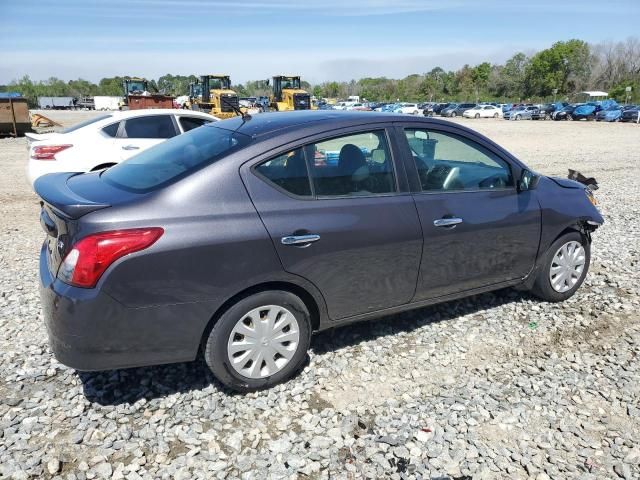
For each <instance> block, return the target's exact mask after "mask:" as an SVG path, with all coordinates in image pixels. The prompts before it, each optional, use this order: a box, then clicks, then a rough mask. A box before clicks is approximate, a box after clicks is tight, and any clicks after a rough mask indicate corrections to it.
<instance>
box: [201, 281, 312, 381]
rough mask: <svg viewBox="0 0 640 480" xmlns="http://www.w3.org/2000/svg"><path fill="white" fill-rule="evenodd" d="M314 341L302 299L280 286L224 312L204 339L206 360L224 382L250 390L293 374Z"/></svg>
mask: <svg viewBox="0 0 640 480" xmlns="http://www.w3.org/2000/svg"><path fill="white" fill-rule="evenodd" d="M310 340H311V317H310V314H309V310H308V309H307V306H306V305H305V303H304V302H303V301H302V300H300V298H298V297H297V296H296V295H294V294H292V293H290V292H286V291H280V290H273V291H267V292H260V293H256V294H254V295H251V296H249V297H245V298H243V299H242V300H240V301H238V302H237V303H236V304H235V305H233V306H232V307H231V308H229V309H228V310H227V311H226V312H225V313H223V314H222V316H221V317H220V318H219V319H218V321H217V322H216V323H215V324H214V326H213V328H212V329H211V332H210V333H209V336H208V338H206V339H205V341H206V343H205V345H204V358H205V360H206V362H207V365H208V366H209V368H210V369H211V371H212V372H213V374H214V375H215V377H216V378H217V379H218V380H220V382H222V383H223V384H224V385H226V386H227V387H229V388H231V389H233V390H236V391H239V392H250V391H255V390H261V389H264V388H269V387H272V386H274V385H276V384H278V383H281V382H283V381H286V380H288V379H289V378H290V377H292V376H293V375H294V374H295V373H296V372H297V371H298V370H299V369H300V367H301V366H302V364H303V362H304V360H305V358H306V355H307V350H308V348H309V343H310Z"/></svg>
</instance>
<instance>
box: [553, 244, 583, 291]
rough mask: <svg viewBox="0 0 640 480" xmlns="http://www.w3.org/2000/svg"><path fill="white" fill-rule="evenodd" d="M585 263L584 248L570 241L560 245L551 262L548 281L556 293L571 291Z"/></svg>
mask: <svg viewBox="0 0 640 480" xmlns="http://www.w3.org/2000/svg"><path fill="white" fill-rule="evenodd" d="M585 261H586V256H585V251H584V247H583V246H582V245H580V243H578V242H575V241H571V242H567V243H565V244H564V245H562V246H561V247H560V248H559V249H558V251H557V252H556V254H555V255H554V256H553V260H552V261H551V269H550V270H549V281H550V282H551V286H552V287H553V289H554V290H555V291H556V292H560V293H564V292H566V291H567V290H571V289H572V288H573V287H574V285H575V284H576V283H578V280H580V277H581V276H582V272H583V271H584V263H585Z"/></svg>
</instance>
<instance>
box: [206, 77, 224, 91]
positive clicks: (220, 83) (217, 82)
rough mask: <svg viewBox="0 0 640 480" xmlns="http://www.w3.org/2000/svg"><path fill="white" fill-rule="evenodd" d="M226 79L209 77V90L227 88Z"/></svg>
mask: <svg viewBox="0 0 640 480" xmlns="http://www.w3.org/2000/svg"><path fill="white" fill-rule="evenodd" d="M228 89H229V85H227V80H226V78H225V79H222V78H212V77H209V90H228Z"/></svg>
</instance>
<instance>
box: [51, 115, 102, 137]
mask: <svg viewBox="0 0 640 480" xmlns="http://www.w3.org/2000/svg"><path fill="white" fill-rule="evenodd" d="M111 116H112V115H98V116H97V117H93V118H90V119H89V120H85V121H84V122H80V123H76V124H75V125H74V126H72V127H69V128H65V129H64V130H62V132H61V133H71V132H75V131H76V130H79V129H81V128H82V127H86V126H87V125H91V124H92V123H96V122H99V121H100V120H104V119H105V118H111Z"/></svg>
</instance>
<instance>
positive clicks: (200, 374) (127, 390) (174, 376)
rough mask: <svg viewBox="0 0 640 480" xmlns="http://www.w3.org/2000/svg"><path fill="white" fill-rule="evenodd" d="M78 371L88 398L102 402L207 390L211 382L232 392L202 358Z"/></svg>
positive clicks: (95, 401) (127, 401)
mask: <svg viewBox="0 0 640 480" xmlns="http://www.w3.org/2000/svg"><path fill="white" fill-rule="evenodd" d="M77 373H78V376H79V377H80V380H81V381H82V387H83V390H84V395H85V397H86V398H87V400H89V401H90V402H92V403H97V404H99V405H121V404H127V403H129V404H131V403H135V402H137V401H138V400H141V399H145V400H153V399H155V398H162V397H167V396H169V395H172V394H175V393H181V394H186V393H188V392H192V391H197V390H204V389H205V388H207V387H209V386H210V385H215V387H216V389H218V390H221V391H224V392H225V393H227V394H232V393H233V392H232V391H231V390H228V389H227V388H226V387H224V385H222V384H221V383H220V382H218V381H217V380H216V378H215V377H214V376H213V374H212V373H211V371H210V370H209V368H208V367H207V364H206V363H205V361H204V360H203V359H202V358H200V357H199V358H198V359H197V360H194V361H193V362H182V363H172V364H169V365H159V366H154V367H138V368H127V369H121V370H108V371H104V372H77Z"/></svg>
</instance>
